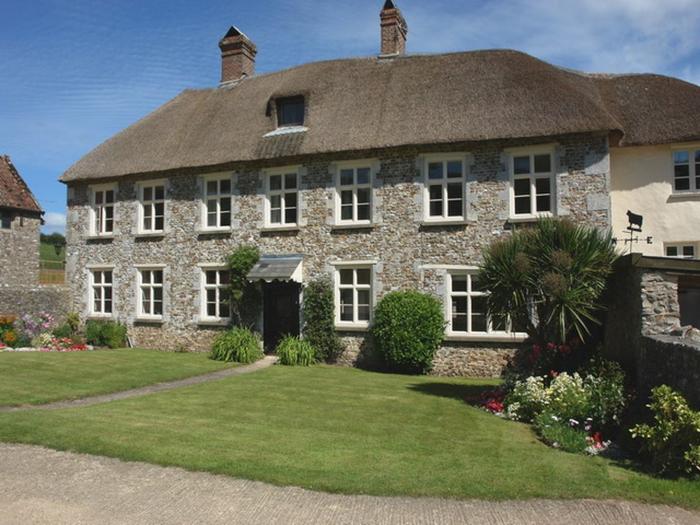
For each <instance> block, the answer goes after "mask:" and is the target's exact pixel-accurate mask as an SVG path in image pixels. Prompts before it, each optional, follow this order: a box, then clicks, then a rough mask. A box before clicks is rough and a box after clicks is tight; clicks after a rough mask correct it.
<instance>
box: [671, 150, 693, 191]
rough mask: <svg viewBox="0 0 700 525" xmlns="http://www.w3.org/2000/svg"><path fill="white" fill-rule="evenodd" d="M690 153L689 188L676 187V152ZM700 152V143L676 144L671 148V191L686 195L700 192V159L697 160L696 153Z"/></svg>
mask: <svg viewBox="0 0 700 525" xmlns="http://www.w3.org/2000/svg"><path fill="white" fill-rule="evenodd" d="M681 152H687V153H688V177H689V181H688V189H687V190H677V189H676V158H675V157H676V153H681ZM698 154H700V144H689V145H685V146H675V147H673V148H672V149H671V191H672V193H674V194H676V195H684V194H689V193H694V194H697V193H700V183H698V179H700V170H699V169H698V167H699V166H700V160H696V155H698Z"/></svg>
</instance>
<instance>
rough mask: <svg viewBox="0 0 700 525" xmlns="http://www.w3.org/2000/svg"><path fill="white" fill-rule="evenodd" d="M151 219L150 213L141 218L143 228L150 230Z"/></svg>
mask: <svg viewBox="0 0 700 525" xmlns="http://www.w3.org/2000/svg"><path fill="white" fill-rule="evenodd" d="M152 225H153V221H152V220H151V217H150V213H149V215H146V216H145V217H144V218H143V229H144V230H150V229H151V228H152Z"/></svg>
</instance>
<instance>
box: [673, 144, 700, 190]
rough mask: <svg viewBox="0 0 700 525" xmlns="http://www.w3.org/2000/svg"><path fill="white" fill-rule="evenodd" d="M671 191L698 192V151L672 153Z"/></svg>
mask: <svg viewBox="0 0 700 525" xmlns="http://www.w3.org/2000/svg"><path fill="white" fill-rule="evenodd" d="M673 191H674V192H686V191H688V192H690V191H700V149H697V148H696V149H692V148H691V149H683V150H675V151H674V152H673Z"/></svg>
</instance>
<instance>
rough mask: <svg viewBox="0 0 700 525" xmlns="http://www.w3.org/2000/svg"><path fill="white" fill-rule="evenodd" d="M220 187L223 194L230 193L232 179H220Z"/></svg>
mask: <svg viewBox="0 0 700 525" xmlns="http://www.w3.org/2000/svg"><path fill="white" fill-rule="evenodd" d="M219 188H220V191H221V194H222V195H228V194H229V193H231V180H230V179H222V180H220V181H219Z"/></svg>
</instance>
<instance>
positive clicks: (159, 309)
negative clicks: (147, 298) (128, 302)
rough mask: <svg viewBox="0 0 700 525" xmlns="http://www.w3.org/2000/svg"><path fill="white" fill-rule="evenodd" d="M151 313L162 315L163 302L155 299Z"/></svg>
mask: <svg viewBox="0 0 700 525" xmlns="http://www.w3.org/2000/svg"><path fill="white" fill-rule="evenodd" d="M153 315H163V302H162V301H156V302H155V303H153Z"/></svg>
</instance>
